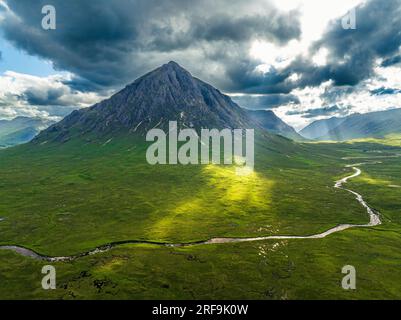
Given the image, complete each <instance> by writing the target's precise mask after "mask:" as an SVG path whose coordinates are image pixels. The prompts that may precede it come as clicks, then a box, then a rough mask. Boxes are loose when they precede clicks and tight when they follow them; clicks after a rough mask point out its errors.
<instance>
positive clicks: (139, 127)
mask: <svg viewBox="0 0 401 320" xmlns="http://www.w3.org/2000/svg"><path fill="white" fill-rule="evenodd" d="M169 121H177V123H178V126H179V127H180V128H195V129H201V128H207V129H213V128H216V129H223V128H231V129H236V128H258V127H259V125H258V124H256V123H255V122H254V121H252V120H251V119H250V118H249V117H248V115H247V113H246V111H245V110H244V109H242V108H241V107H239V106H238V105H237V104H235V103H234V102H233V101H232V100H231V98H230V97H228V96H227V95H224V94H222V93H221V92H220V91H219V90H217V89H215V88H214V87H212V86H211V85H209V84H207V83H205V82H203V81H201V80H199V79H197V78H195V77H193V76H192V75H191V74H190V73H189V72H188V71H187V70H185V69H184V68H182V67H181V66H179V65H178V64H177V63H175V62H169V63H168V64H165V65H163V66H161V67H160V68H158V69H156V70H154V71H152V72H150V73H148V74H146V75H144V76H142V77H141V78H139V79H137V80H136V81H135V82H133V83H132V84H130V85H128V86H127V87H126V88H124V89H123V90H121V91H120V92H118V93H116V94H115V95H113V96H112V97H111V98H109V99H107V100H104V101H102V102H100V103H98V104H95V105H94V106H92V107H90V108H85V109H80V110H77V111H74V112H72V113H71V114H70V115H69V116H67V117H65V118H64V119H63V120H62V121H60V122H59V123H57V124H55V125H53V126H51V127H50V128H48V129H47V130H45V131H43V132H42V133H41V134H39V135H38V137H36V138H35V139H34V140H33V141H34V142H44V141H61V142H64V141H68V140H70V139H71V138H74V137H85V136H88V135H92V136H97V137H102V136H107V135H110V134H113V133H122V132H123V133H124V132H125V133H138V134H144V133H145V132H147V131H148V130H150V129H152V128H156V127H157V128H161V129H164V130H166V129H167V128H168V123H169Z"/></svg>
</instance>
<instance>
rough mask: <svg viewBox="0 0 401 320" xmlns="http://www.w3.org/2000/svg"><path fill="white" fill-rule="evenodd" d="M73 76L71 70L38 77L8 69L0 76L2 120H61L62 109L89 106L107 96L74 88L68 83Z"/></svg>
mask: <svg viewBox="0 0 401 320" xmlns="http://www.w3.org/2000/svg"><path fill="white" fill-rule="evenodd" d="M71 77H72V75H71V74H69V73H63V74H57V75H50V76H47V77H38V76H32V75H28V74H22V73H17V72H13V71H6V72H5V73H4V74H3V75H2V76H0V119H10V118H15V117H16V116H29V117H41V118H47V119H52V120H59V119H60V112H59V111H60V110H58V109H61V108H64V110H67V111H68V110H73V109H78V108H83V107H88V106H90V105H92V104H94V103H96V102H98V101H99V100H101V99H102V98H104V97H101V96H99V95H98V94H97V93H94V92H89V93H83V92H79V91H73V90H72V89H71V88H70V87H69V86H67V85H65V84H64V82H65V81H68V80H71ZM46 101H49V103H46Z"/></svg>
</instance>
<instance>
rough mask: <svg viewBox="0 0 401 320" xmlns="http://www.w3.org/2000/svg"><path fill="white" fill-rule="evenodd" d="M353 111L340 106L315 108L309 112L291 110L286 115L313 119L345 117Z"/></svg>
mask: <svg viewBox="0 0 401 320" xmlns="http://www.w3.org/2000/svg"><path fill="white" fill-rule="evenodd" d="M350 109H351V107H350V106H348V107H340V106H338V105H332V106H328V107H322V108H315V109H308V110H302V111H299V110H290V111H287V113H286V115H287V116H293V115H301V116H302V118H306V119H311V118H315V117H319V116H332V115H337V116H341V115H345V114H347V112H348V111H349V110H350Z"/></svg>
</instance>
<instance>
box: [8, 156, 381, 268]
mask: <svg viewBox="0 0 401 320" xmlns="http://www.w3.org/2000/svg"><path fill="white" fill-rule="evenodd" d="M376 163H381V162H364V163H357V164H353V165H348V166H346V167H347V168H352V169H353V170H354V173H353V174H352V175H350V176H347V177H345V178H343V179H341V180H338V181H336V183H335V185H334V187H335V188H336V189H342V190H345V191H347V192H350V193H352V194H353V195H355V197H356V200H357V201H358V202H359V203H360V204H361V205H362V206H363V207H364V208H365V209H366V210H367V213H368V214H369V218H370V220H369V223H367V224H362V225H355V224H340V225H338V226H337V227H334V228H331V229H329V230H327V231H325V232H322V233H319V234H314V235H309V236H285V235H283V236H279V235H278V236H267V237H255V238H213V239H209V240H206V241H197V242H189V243H179V244H170V243H163V242H152V241H139V240H126V241H119V242H113V243H109V244H106V245H103V246H100V247H98V248H95V249H93V250H91V251H88V252H84V253H81V254H78V255H74V256H66V257H49V256H45V255H41V254H39V253H37V252H35V251H33V250H31V249H28V248H25V247H22V246H15V245H9V246H0V250H1V249H2V250H11V251H14V252H16V253H18V254H20V255H23V256H25V257H30V258H33V259H36V260H43V261H48V262H63V261H64V262H66V261H72V260H75V259H78V258H81V257H85V256H90V255H94V254H98V253H102V252H106V251H109V250H111V249H112V248H114V247H117V246H121V245H124V244H152V245H158V246H166V247H185V246H194V245H208V244H223V243H239V242H254V241H263V240H287V239H322V238H325V237H327V236H329V235H331V234H333V233H336V232H341V231H344V230H347V229H350V228H368V227H374V226H378V225H380V224H381V223H382V222H381V220H380V215H379V213H378V212H376V211H375V210H373V209H372V208H371V207H369V205H368V204H367V203H366V201H365V200H364V199H363V197H362V196H361V195H360V194H359V193H357V192H355V191H353V190H350V189H347V188H345V187H344V186H343V185H344V184H346V183H347V182H348V180H350V179H353V178H356V177H358V176H359V175H360V174H361V173H362V171H361V169H359V167H360V166H362V165H365V164H376Z"/></svg>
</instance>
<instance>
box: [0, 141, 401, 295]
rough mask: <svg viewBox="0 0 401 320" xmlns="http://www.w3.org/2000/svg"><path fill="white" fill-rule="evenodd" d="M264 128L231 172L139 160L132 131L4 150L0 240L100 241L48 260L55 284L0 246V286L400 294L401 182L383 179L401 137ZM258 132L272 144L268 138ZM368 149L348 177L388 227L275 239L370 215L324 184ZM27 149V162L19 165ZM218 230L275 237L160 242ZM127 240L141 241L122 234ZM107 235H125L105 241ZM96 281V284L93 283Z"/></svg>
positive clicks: (344, 173) (19, 290) (46, 245)
mask: <svg viewBox="0 0 401 320" xmlns="http://www.w3.org/2000/svg"><path fill="white" fill-rule="evenodd" d="M266 139H267V138H266V137H263V136H261V135H258V137H257V142H256V147H257V148H256V151H255V156H256V164H257V166H256V167H255V173H254V176H252V177H238V176H236V175H235V174H234V169H235V168H234V167H233V166H223V167H221V166H215V167H213V166H189V167H182V166H179V167H176V166H164V167H152V168H153V169H152V168H148V167H147V166H148V165H147V164H146V163H145V161H144V158H145V157H144V153H145V150H146V145H141V143H140V142H138V141H133V140H132V139H126V140H124V139H119V140H118V142H114V143H113V141H111V142H110V143H108V144H107V145H104V143H103V142H102V141H99V142H97V143H90V144H87V146H86V148H85V149H82V148H79V147H78V145H77V143H76V142H75V143H73V142H71V143H67V144H65V145H64V146H63V150H64V151H65V152H64V153H63V154H61V153H60V152H58V151H59V146H58V145H57V144H54V145H49V144H46V145H43V146H41V147H40V150H39V149H38V148H37V147H35V148H34V147H32V146H30V145H27V146H20V147H16V148H12V149H7V150H3V153H2V158H1V160H2V161H1V169H0V174H1V178H2V179H1V181H2V183H1V188H0V191H1V197H2V199H3V201H2V203H1V207H0V212H1V216H2V217H4V218H6V219H5V220H4V221H2V222H1V224H0V245H20V246H23V247H27V248H30V249H32V250H34V251H35V252H40V253H41V254H46V255H48V256H59V255H61V256H63V255H64V256H65V255H76V254H80V253H82V252H86V251H90V250H93V248H95V247H100V248H99V249H100V250H99V251H97V252H96V254H90V255H83V256H82V257H81V258H79V259H76V260H75V259H74V260H73V261H58V262H56V261H53V262H52V265H55V266H56V269H57V272H58V273H57V274H58V288H57V290H54V291H44V290H42V289H41V287H40V279H41V273H40V269H41V265H43V262H41V261H40V260H35V259H32V258H31V257H24V256H21V255H20V254H18V253H15V252H11V251H6V250H0V256H1V261H2V262H1V263H0V270H1V272H0V274H1V281H2V283H3V284H4V286H3V289H2V290H1V292H0V296H4V297H5V295H8V296H9V295H10V292H11V293H12V295H13V296H14V297H15V298H63V299H75V298H96V299H102V298H104V299H110V298H119V299H120V298H122V299H124V298H139V299H144V298H145V299H146V298H161V299H167V298H174V299H180V298H185V299H192V298H199V299H203V298H205V299H207V298H219V299H229V298H240V299H241V298H243V299H247V298H256V299H287V298H288V299H290V298H300V297H302V298H304V297H308V298H322V297H323V298H395V297H398V293H397V292H400V291H398V290H399V288H398V287H397V286H398V285H397V282H394V281H391V280H390V279H391V278H393V279H394V277H398V276H399V271H398V269H399V268H398V267H397V265H398V264H399V263H400V261H401V260H400V259H401V256H399V255H398V254H397V253H396V252H397V249H396V248H397V247H398V242H399V240H400V239H399V232H400V227H401V220H399V216H398V214H397V213H399V212H400V209H401V208H400V206H399V203H398V200H397V199H398V197H399V193H400V189H397V188H390V187H388V186H389V185H393V184H397V183H398V181H399V180H398V179H399V178H401V177H399V170H398V167H399V161H400V160H399V158H397V157H394V158H392V157H391V156H392V155H393V154H394V153H397V152H399V148H398V147H394V146H386V145H384V144H382V145H379V144H377V143H370V142H369V143H364V142H358V143H352V144H297V145H292V142H289V141H287V140H283V139H282V138H276V137H274V136H271V137H269V139H270V140H266ZM266 141H269V145H270V146H271V145H276V148H277V149H276V150H274V151H273V150H271V149H266V148H265V143H266ZM275 143H276V144H275ZM287 147H288V149H287ZM129 150H130V151H129ZM378 150H380V151H381V153H377V151H378ZM67 151H68V152H67ZM369 151H372V152H369ZM27 154H30V158H29V160H28V157H27V156H26V155H27ZM17 155H18V157H17ZM387 156H390V157H388V158H387ZM366 157H368V158H369V159H370V160H369V161H374V158H375V157H378V159H377V161H381V162H382V164H380V165H378V164H369V163H367V164H365V165H364V166H363V170H362V171H363V172H362V174H361V175H360V176H355V177H354V178H352V179H350V180H349V181H347V186H346V188H349V189H351V190H355V191H357V192H358V193H361V194H362V195H363V196H364V198H365V200H366V201H367V203H368V204H369V205H370V206H371V207H372V208H374V209H375V210H377V211H378V212H380V214H381V219H382V222H383V225H381V226H376V227H373V228H372V227H370V228H362V229H358V228H354V229H350V230H345V231H342V232H339V233H335V234H330V235H329V236H327V237H321V238H319V239H297V240H296V241H293V240H290V239H280V238H275V236H280V235H300V236H301V235H305V236H308V235H310V234H319V233H322V232H324V231H325V230H328V229H330V228H335V227H336V226H338V225H340V224H344V223H346V224H356V225H364V224H366V221H368V217H367V213H366V209H365V208H363V207H362V206H361V205H360V204H359V203H358V202H357V201H356V200H355V196H354V195H353V194H350V193H347V192H346V191H343V190H336V189H335V188H333V185H334V182H335V181H336V180H341V179H342V178H344V177H349V176H350V175H351V174H353V173H352V169H351V168H345V166H346V165H348V164H352V163H360V162H365V161H366V160H367V159H366ZM343 158H346V159H343ZM349 158H355V160H353V159H349ZM356 158H365V159H356ZM372 158H373V160H372ZM262 159H263V160H262ZM28 161H30V162H31V163H32V164H36V165H34V169H33V170H29V171H25V172H24V170H22V168H23V167H24V166H26V163H27V162H28ZM6 168H7V170H6ZM145 168H146V169H145ZM149 170H150V172H149ZM99 172H101V173H102V174H96V173H99ZM353 175H354V174H353ZM171 181H175V183H174V184H171ZM194 182H196V183H194ZM189 184H190V185H191V188H189ZM155 187H157V188H155ZM151 190H156V191H157V190H165V192H164V193H158V192H156V193H155V191H151ZM17 191H18V193H17ZM184 191H185V192H184ZM22 195H23V197H21V196H22ZM94 195H96V199H93V196H94ZM17 197H19V198H20V199H25V200H26V202H22V203H21V201H16V199H17ZM103 199H104V200H103ZM150 199H151V200H152V202H151V203H153V206H152V205H151V204H150V202H149V201H150ZM381 199H386V201H385V202H383V201H382V200H381ZM219 200H220V201H221V202H220V201H219ZM103 201H106V202H107V205H106V204H105V203H106V202H104V204H102V203H103ZM146 203H148V205H146ZM32 204H34V205H32ZM216 236H217V237H220V238H236V237H238V238H246V237H251V238H257V237H263V236H269V237H271V239H265V240H261V241H256V242H240V243H235V242H232V243H225V244H213V243H211V244H209V245H207V246H204V245H194V246H164V245H163V246H160V245H159V244H158V243H163V244H165V243H171V244H174V243H191V242H199V241H204V240H205V239H211V238H214V237H216ZM132 239H136V240H137V241H138V243H125V244H124V241H129V240H132ZM112 242H121V245H119V246H117V247H114V248H113V249H112V250H110V251H108V250H104V251H102V250H101V249H102V246H103V245H104V244H106V243H112ZM152 242H153V243H152ZM103 249H105V248H103ZM367 261H369V263H367ZM376 263H378V264H377V265H376ZM346 264H354V265H355V266H356V268H357V270H358V274H360V278H359V277H358V290H357V292H346V291H344V290H343V289H342V288H341V286H340V280H341V278H342V277H341V268H342V266H344V265H346ZM12 266H14V267H12ZM15 266H17V267H15ZM35 270H36V271H35ZM186 275H187V276H186ZM205 278H207V279H208V280H207V281H205V280H204V279H205ZM35 279H36V280H35ZM336 279H337V280H336ZM385 279H388V280H385ZM95 283H96V284H99V283H101V285H100V288H99V286H97V285H95ZM368 288H369V290H368ZM372 288H377V289H375V290H372ZM10 290H11V291H10ZM322 290H323V292H325V293H324V294H323V295H322Z"/></svg>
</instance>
